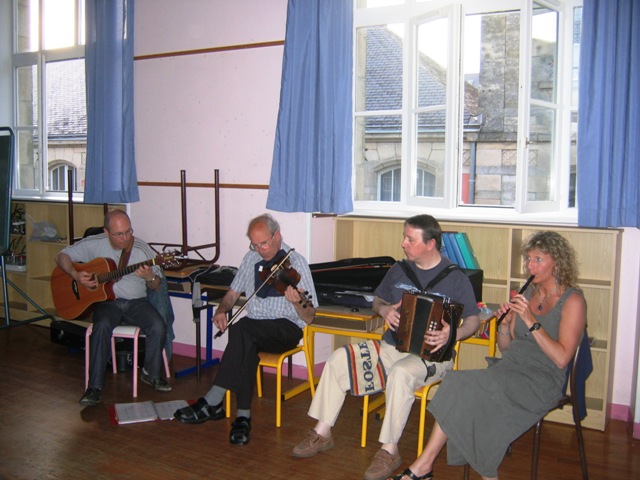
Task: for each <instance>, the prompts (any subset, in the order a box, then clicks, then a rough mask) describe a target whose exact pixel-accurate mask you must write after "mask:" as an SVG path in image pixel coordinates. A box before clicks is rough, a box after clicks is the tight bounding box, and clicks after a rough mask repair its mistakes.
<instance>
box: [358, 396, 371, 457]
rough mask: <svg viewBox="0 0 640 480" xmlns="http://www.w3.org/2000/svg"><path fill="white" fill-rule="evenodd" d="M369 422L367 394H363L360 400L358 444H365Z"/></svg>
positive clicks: (363, 445)
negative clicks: (360, 421) (362, 398)
mask: <svg viewBox="0 0 640 480" xmlns="http://www.w3.org/2000/svg"><path fill="white" fill-rule="evenodd" d="M368 423H369V395H365V396H364V400H363V402H362V433H361V434H360V446H361V447H362V448H365V447H366V446H367V424H368Z"/></svg>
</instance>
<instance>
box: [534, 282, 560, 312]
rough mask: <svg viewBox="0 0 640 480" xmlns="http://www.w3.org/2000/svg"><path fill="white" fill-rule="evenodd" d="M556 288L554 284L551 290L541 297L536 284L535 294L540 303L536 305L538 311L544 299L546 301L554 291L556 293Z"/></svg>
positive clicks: (540, 309)
mask: <svg viewBox="0 0 640 480" xmlns="http://www.w3.org/2000/svg"><path fill="white" fill-rule="evenodd" d="M556 289H557V286H556V287H553V290H551V291H550V292H549V293H547V294H546V295H545V296H544V298H542V297H541V296H540V289H539V288H538V287H537V286H536V294H537V295H538V302H540V305H538V311H539V312H540V311H542V304H543V303H544V302H546V301H547V299H548V298H549V297H550V296H551V295H553V294H554V293H556Z"/></svg>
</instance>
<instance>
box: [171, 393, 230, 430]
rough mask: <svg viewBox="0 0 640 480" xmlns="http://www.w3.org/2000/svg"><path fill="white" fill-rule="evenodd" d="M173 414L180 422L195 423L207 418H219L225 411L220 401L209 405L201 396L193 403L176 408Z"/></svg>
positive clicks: (222, 416) (204, 420)
mask: <svg viewBox="0 0 640 480" xmlns="http://www.w3.org/2000/svg"><path fill="white" fill-rule="evenodd" d="M173 416H174V417H175V418H176V420H178V421H180V422H182V423H188V424H191V425H195V424H198V423H203V422H206V421H207V420H220V419H221V418H224V416H225V412H224V407H223V406H222V402H220V403H219V404H218V405H214V406H211V405H209V404H208V403H207V401H206V400H205V399H204V398H202V397H201V398H199V399H198V401H197V402H196V403H194V404H193V405H189V406H188V407H184V408H181V409H179V410H176V412H175V413H174V414H173Z"/></svg>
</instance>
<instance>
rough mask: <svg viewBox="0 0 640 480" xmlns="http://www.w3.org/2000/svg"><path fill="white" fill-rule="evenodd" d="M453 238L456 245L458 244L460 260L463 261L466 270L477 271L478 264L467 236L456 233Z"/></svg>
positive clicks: (463, 233)
mask: <svg viewBox="0 0 640 480" xmlns="http://www.w3.org/2000/svg"><path fill="white" fill-rule="evenodd" d="M454 237H455V240H456V243H457V244H458V247H459V248H460V253H461V254H462V258H463V260H464V264H465V265H466V268H471V269H476V270H479V269H480V264H479V263H478V259H477V258H476V254H475V253H474V251H473V248H472V247H471V241H470V240H469V236H468V235H467V234H466V233H465V232H457V233H456V234H455V235H454Z"/></svg>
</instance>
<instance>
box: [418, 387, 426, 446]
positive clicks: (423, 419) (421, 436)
mask: <svg viewBox="0 0 640 480" xmlns="http://www.w3.org/2000/svg"><path fill="white" fill-rule="evenodd" d="M426 420H427V394H426V393H424V394H423V395H422V398H421V399H420V424H419V427H418V457H419V456H420V454H421V453H422V450H423V449H424V426H425V425H424V424H425V422H426Z"/></svg>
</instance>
